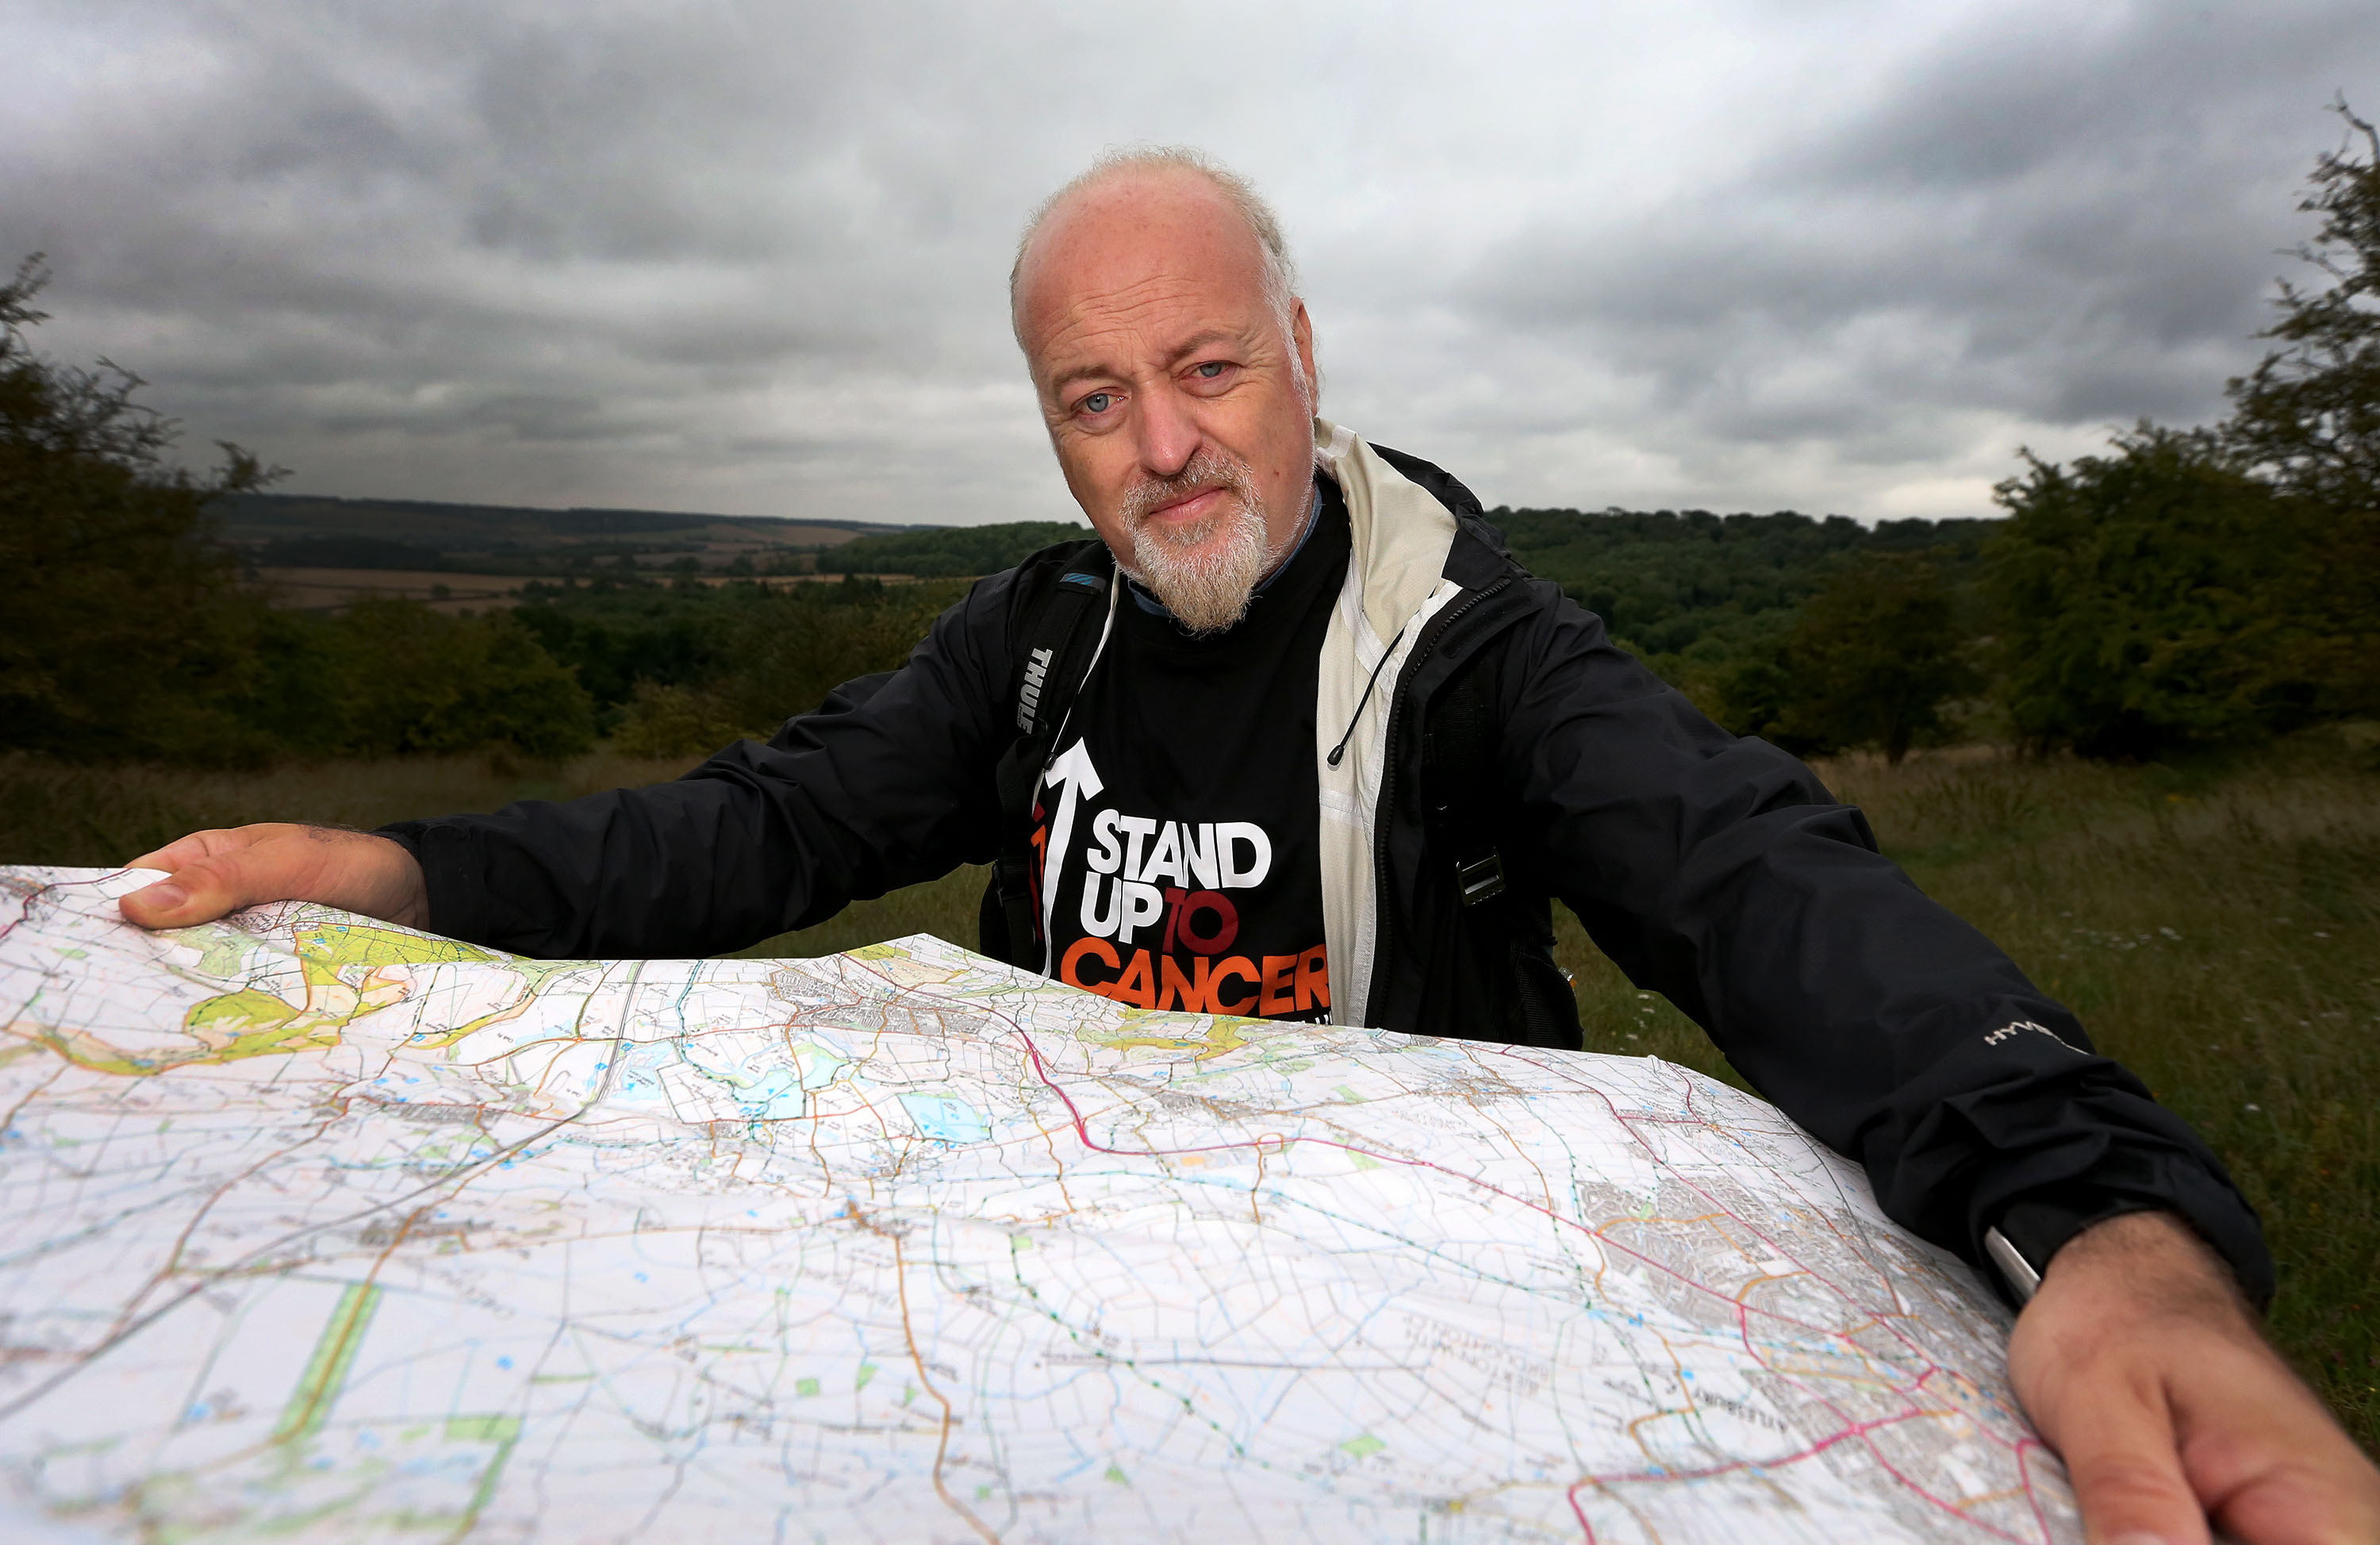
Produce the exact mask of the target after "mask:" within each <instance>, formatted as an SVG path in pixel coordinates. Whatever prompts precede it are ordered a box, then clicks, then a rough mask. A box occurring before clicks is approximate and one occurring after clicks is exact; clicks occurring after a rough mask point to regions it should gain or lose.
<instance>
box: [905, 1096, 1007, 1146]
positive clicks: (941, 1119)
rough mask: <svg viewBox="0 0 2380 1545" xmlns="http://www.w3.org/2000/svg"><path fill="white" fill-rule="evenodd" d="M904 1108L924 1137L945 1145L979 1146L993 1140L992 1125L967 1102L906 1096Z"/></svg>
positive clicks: (946, 1098) (935, 1097)
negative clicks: (963, 1144)
mask: <svg viewBox="0 0 2380 1545" xmlns="http://www.w3.org/2000/svg"><path fill="white" fill-rule="evenodd" d="M901 1108H902V1109H903V1110H905V1111H906V1112H908V1113H909V1119H910V1120H911V1121H914V1122H916V1123H917V1132H918V1135H919V1136H921V1137H931V1138H933V1139H934V1140H935V1141H936V1142H942V1143H979V1142H981V1141H983V1140H984V1139H985V1138H986V1137H990V1136H991V1124H990V1123H989V1122H987V1121H985V1120H984V1119H983V1117H982V1116H981V1115H980V1114H978V1113H977V1111H976V1108H975V1107H974V1106H972V1105H970V1104H968V1103H967V1102H966V1101H964V1100H957V1099H953V1097H952V1096H950V1095H947V1094H905V1095H903V1096H902V1097H901Z"/></svg>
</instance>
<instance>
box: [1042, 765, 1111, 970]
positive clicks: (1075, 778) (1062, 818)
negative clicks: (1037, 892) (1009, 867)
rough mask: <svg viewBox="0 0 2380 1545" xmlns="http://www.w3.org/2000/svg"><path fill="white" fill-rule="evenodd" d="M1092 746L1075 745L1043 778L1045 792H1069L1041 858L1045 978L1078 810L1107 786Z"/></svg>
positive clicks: (1060, 803) (1061, 800)
mask: <svg viewBox="0 0 2380 1545" xmlns="http://www.w3.org/2000/svg"><path fill="white" fill-rule="evenodd" d="M1088 745H1089V743H1088V742H1087V741H1083V740H1077V741H1075V744H1074V745H1073V746H1071V747H1069V748H1067V751H1066V754H1065V755H1064V756H1062V757H1060V758H1059V759H1058V760H1055V761H1053V762H1051V763H1050V765H1049V767H1048V768H1047V769H1046V770H1045V771H1044V772H1042V774H1041V786H1042V787H1043V788H1056V787H1058V786H1060V785H1064V787H1065V790H1066V792H1065V793H1063V794H1062V795H1060V796H1059V797H1058V816H1057V819H1056V820H1054V821H1050V845H1049V846H1048V847H1047V848H1046V849H1044V850H1043V852H1042V858H1041V939H1042V944H1041V974H1042V975H1043V976H1045V977H1046V976H1048V975H1049V974H1050V970H1051V968H1052V964H1053V963H1052V961H1051V959H1050V956H1051V955H1053V954H1054V953H1055V946H1056V935H1055V934H1054V933H1053V932H1052V931H1050V919H1051V918H1053V917H1055V916H1056V909H1057V900H1058V877H1059V876H1060V875H1062V874H1063V873H1064V872H1065V871H1066V847H1067V845H1068V844H1070V843H1072V842H1073V841H1074V840H1075V804H1076V803H1077V802H1078V801H1080V800H1084V799H1093V798H1097V797H1099V790H1101V789H1103V788H1105V787H1106V786H1107V781H1106V780H1105V779H1103V778H1101V777H1100V776H1099V769H1098V768H1096V767H1093V766H1092V765H1091V753H1090V751H1089V749H1088Z"/></svg>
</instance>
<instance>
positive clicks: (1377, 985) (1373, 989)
mask: <svg viewBox="0 0 2380 1545" xmlns="http://www.w3.org/2000/svg"><path fill="white" fill-rule="evenodd" d="M1511 583H1512V576H1511V575H1509V574H1507V575H1505V576H1503V577H1502V578H1500V579H1498V580H1497V581H1496V582H1495V583H1493V584H1491V585H1487V586H1484V587H1482V588H1481V589H1479V590H1474V591H1472V592H1471V593H1470V594H1469V595H1468V596H1465V597H1464V598H1463V602H1462V604H1460V605H1458V606H1456V607H1455V608H1454V610H1452V611H1451V612H1449V613H1448V614H1446V615H1445V616H1444V617H1442V618H1440V619H1439V622H1438V624H1437V626H1436V627H1432V628H1431V629H1430V630H1429V632H1428V633H1427V635H1425V636H1424V637H1422V638H1421V639H1416V640H1415V643H1414V651H1413V656H1412V658H1411V659H1409V660H1407V661H1406V662H1405V668H1404V669H1403V671H1400V672H1398V673H1397V675H1398V676H1399V677H1400V680H1399V681H1398V683H1397V692H1396V695H1395V697H1393V698H1392V699H1390V702H1389V733H1388V736H1387V740H1386V744H1385V750H1386V752H1387V754H1388V763H1389V764H1388V766H1386V767H1385V768H1382V769H1381V770H1380V802H1379V804H1378V807H1377V808H1375V809H1374V810H1373V812H1372V916H1373V917H1374V918H1375V919H1376V921H1375V923H1374V925H1373V940H1374V943H1373V946H1372V979H1371V981H1370V982H1368V983H1366V988H1365V997H1366V999H1367V1000H1369V1001H1368V1002H1366V1004H1364V1017H1365V1018H1366V1019H1367V1020H1368V1019H1370V1018H1371V1017H1372V1004H1375V1003H1378V1004H1383V1005H1385V1004H1386V1002H1387V1000H1386V998H1385V997H1384V996H1383V995H1382V991H1381V989H1382V986H1383V984H1384V983H1385V982H1386V980H1387V979H1386V978H1385V977H1384V976H1382V975H1381V973H1382V971H1383V970H1384V969H1385V968H1386V966H1385V963H1386V962H1387V960H1388V959H1389V956H1390V953H1391V946H1392V945H1393V944H1394V943H1395V942H1396V941H1395V935H1396V921H1397V915H1396V911H1395V909H1394V908H1392V907H1391V906H1390V905H1389V828H1390V824H1391V821H1390V820H1388V819H1383V817H1384V816H1391V817H1392V816H1393V812H1394V811H1395V809H1396V786H1397V764H1398V763H1399V762H1400V761H1402V760H1403V758H1401V757H1400V756H1398V755H1397V726H1398V724H1400V723H1401V722H1402V721H1403V718H1404V712H1405V701H1406V700H1407V699H1408V698H1410V697H1411V696H1412V694H1411V693H1410V692H1408V691H1406V690H1405V685H1406V683H1408V682H1410V681H1411V680H1412V679H1413V677H1414V674H1415V673H1416V672H1418V671H1419V670H1420V669H1421V667H1422V663H1423V662H1424V661H1426V660H1427V658H1428V657H1429V655H1430V654H1431V653H1432V652H1433V651H1436V650H1437V648H1438V646H1439V643H1441V642H1442V641H1444V639H1445V638H1446V636H1447V635H1448V634H1449V633H1451V632H1452V631H1453V630H1454V625H1455V624H1456V623H1458V622H1461V621H1462V620H1463V616H1464V615H1465V614H1467V613H1469V612H1470V610H1471V609H1472V608H1473V607H1475V606H1476V605H1478V604H1479V603H1480V602H1483V601H1486V600H1487V599H1488V597H1490V596H1492V595H1494V594H1495V593H1496V592H1497V591H1499V590H1503V589H1504V588H1505V587H1506V586H1508V585H1510V584H1511Z"/></svg>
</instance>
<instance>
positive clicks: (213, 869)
mask: <svg viewBox="0 0 2380 1545" xmlns="http://www.w3.org/2000/svg"><path fill="white" fill-rule="evenodd" d="M247 867H248V866H247V865H245V864H243V863H242V862H241V860H240V858H239V857H238V856H237V855H225V856H224V857H222V858H199V859H195V860H193V861H191V862H189V863H187V864H183V865H181V866H180V867H179V868H177V869H176V870H174V871H173V872H172V873H171V874H169V875H168V876H167V877H166V878H164V879H163V880H160V881H158V882H156V883H155V884H153V885H150V886H146V887H144V888H142V889H140V890H138V891H134V892H133V893H131V894H129V895H127V896H125V897H123V898H122V899H120V900H119V901H117V902H116V904H115V905H116V907H117V909H118V910H119V911H121V912H122V913H123V914H124V916H125V917H126V918H128V919H129V920H131V921H133V922H136V923H139V924H140V926H141V927H142V928H189V927H191V926H193V925H195V924H198V923H208V922H212V921H214V920H215V919H216V918H220V917H222V916H224V915H225V913H228V912H237V911H238V910H239V909H240V908H241V907H243V906H248V905H249V903H250V902H252V901H255V900H258V899H260V898H259V896H258V894H256V891H255V888H254V887H253V886H251V885H250V884H249V882H248V877H247V876H246V875H245V874H244V873H243V872H242V871H243V870H245V869H246V868H247Z"/></svg>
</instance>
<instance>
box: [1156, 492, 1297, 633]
mask: <svg viewBox="0 0 2380 1545" xmlns="http://www.w3.org/2000/svg"><path fill="white" fill-rule="evenodd" d="M1213 487H1220V488H1223V489H1226V490H1228V491H1229V492H1230V493H1231V494H1232V501H1231V505H1230V507H1229V508H1228V509H1226V510H1224V511H1222V512H1220V513H1219V514H1216V515H1214V516H1210V517H1208V518H1207V519H1206V520H1204V521H1201V522H1200V523H1199V524H1198V525H1197V526H1196V527H1195V528H1192V529H1187V530H1184V529H1170V530H1160V529H1155V528H1152V527H1151V526H1149V525H1148V524H1147V514H1148V512H1149V511H1150V510H1152V509H1154V508H1155V507H1156V506H1157V505H1161V504H1163V503H1165V502H1166V501H1167V500H1169V499H1178V498H1180V497H1181V496H1182V495H1183V494H1184V493H1192V492H1195V491H1196V490H1198V489H1201V488H1213ZM1123 516H1124V518H1125V519H1126V520H1127V521H1129V522H1130V523H1131V526H1132V559H1133V561H1132V562H1131V563H1130V564H1129V565H1123V566H1122V567H1123V571H1124V573H1126V574H1127V575H1129V576H1131V577H1132V578H1135V579H1136V580H1138V581H1140V583H1141V584H1143V585H1146V586H1147V588H1148V589H1149V590H1150V591H1152V592H1153V593H1154V594H1155V595H1156V597H1157V599H1158V600H1160V601H1161V602H1164V603H1165V609H1166V610H1167V611H1169V612H1172V614H1173V615H1174V618H1175V619H1176V620H1177V621H1179V622H1180V623H1181V624H1182V626H1183V627H1186V628H1188V629H1189V630H1190V631H1191V632H1192V633H1194V634H1202V635H1203V634H1209V633H1220V632H1222V631H1224V630H1225V629H1226V628H1230V627H1234V626H1236V625H1237V624H1238V622H1239V621H1240V619H1241V618H1242V617H1245V616H1246V615H1247V614H1248V601H1249V598H1250V597H1252V596H1253V595H1254V594H1255V593H1256V588H1257V581H1258V580H1259V579H1262V578H1264V577H1265V574H1266V573H1267V571H1269V569H1270V568H1271V567H1272V566H1273V560H1274V559H1275V558H1277V557H1279V556H1280V554H1277V553H1276V552H1274V551H1273V549H1272V547H1271V545H1270V543H1269V542H1268V541H1266V537H1265V512H1264V496H1263V495H1262V494H1261V493H1258V492H1257V486H1256V478H1255V476H1254V475H1253V474H1252V473H1251V472H1250V471H1249V469H1248V468H1246V467H1245V466H1243V465H1241V464H1240V463H1238V462H1236V461H1233V460H1232V459H1230V458H1228V457H1226V456H1220V455H1219V454H1217V453H1214V452H1211V451H1200V452H1199V453H1198V454H1197V455H1196V456H1192V457H1191V458H1190V463H1189V465H1188V466H1186V467H1184V468H1183V469H1182V470H1181V471H1180V472H1179V473H1177V474H1176V475H1174V476H1173V477H1171V478H1161V479H1151V480H1150V481H1147V482H1145V483H1142V484H1140V485H1139V486H1138V487H1136V488H1135V489H1134V490H1133V491H1132V492H1131V493H1128V494H1126V495H1125V496H1124V507H1123ZM1219 529H1220V533H1221V541H1220V544H1218V543H1217V541H1216V539H1217V533H1218V531H1219Z"/></svg>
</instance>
